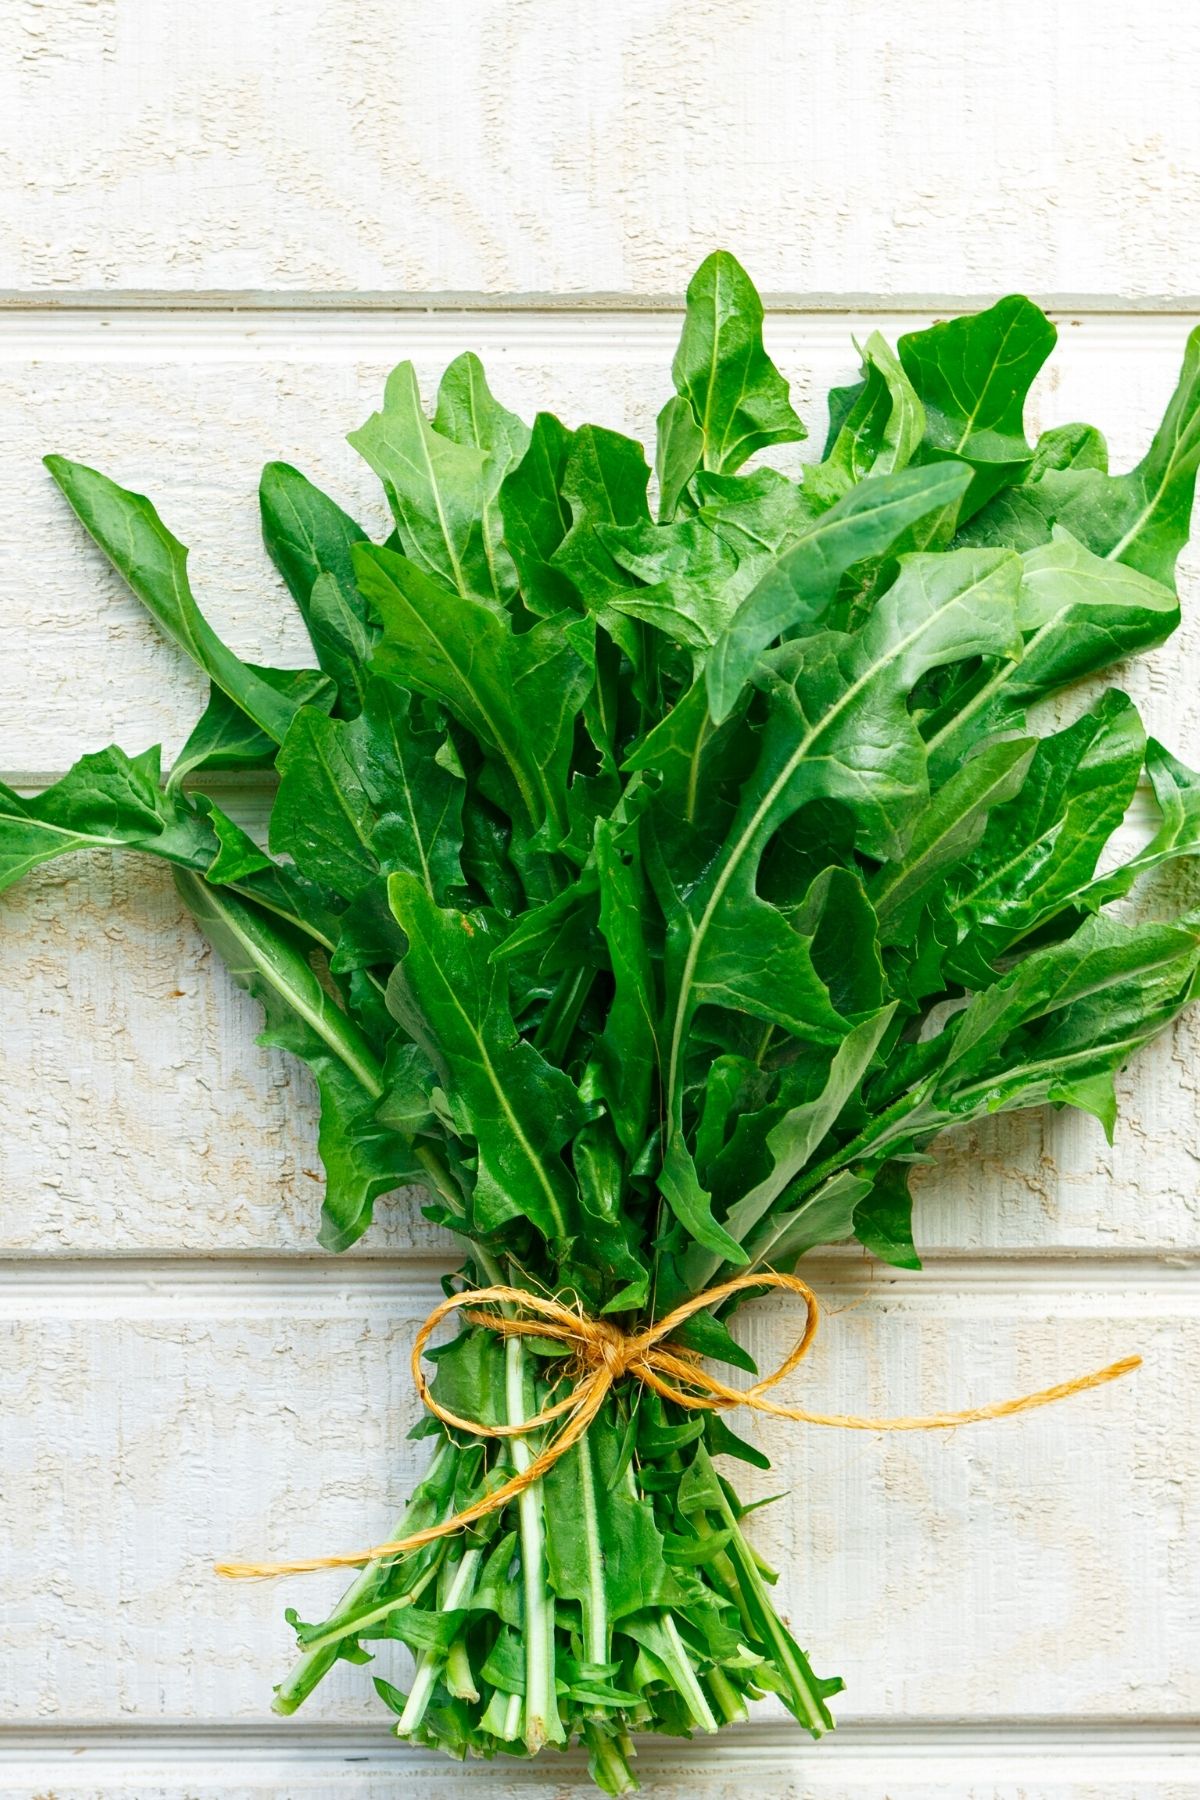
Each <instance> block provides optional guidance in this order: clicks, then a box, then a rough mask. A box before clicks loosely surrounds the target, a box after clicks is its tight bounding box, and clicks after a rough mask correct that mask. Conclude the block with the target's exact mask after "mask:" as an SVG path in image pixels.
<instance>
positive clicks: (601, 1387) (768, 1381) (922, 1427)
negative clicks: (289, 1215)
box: [216, 1271, 1142, 1580]
mask: <svg viewBox="0 0 1200 1800" xmlns="http://www.w3.org/2000/svg"><path fill="white" fill-rule="evenodd" d="M746 1288H759V1289H761V1288H783V1289H785V1290H786V1291H787V1292H788V1293H791V1294H798V1295H799V1296H800V1298H801V1299H802V1300H803V1301H804V1304H805V1307H806V1308H807V1316H806V1318H805V1322H804V1330H803V1331H802V1332H801V1334H800V1336H799V1338H798V1339H797V1340H796V1342H795V1344H794V1345H793V1346H792V1349H791V1350H790V1351H789V1352H788V1354H787V1355H786V1356H785V1357H784V1359H783V1361H782V1362H781V1363H780V1364H779V1367H778V1368H777V1369H775V1370H774V1371H773V1372H772V1373H771V1374H770V1375H766V1376H764V1377H763V1379H762V1380H761V1381H756V1382H755V1383H754V1385H753V1386H752V1387H748V1388H735V1387H730V1386H729V1385H728V1384H727V1383H726V1382H724V1381H721V1380H720V1379H719V1378H718V1377H717V1376H716V1375H713V1374H711V1373H710V1372H709V1371H708V1370H707V1369H705V1368H703V1367H702V1366H701V1364H700V1362H699V1359H698V1358H697V1357H696V1356H695V1354H694V1353H693V1352H691V1351H689V1350H685V1349H684V1348H683V1347H682V1346H681V1345H672V1344H671V1343H670V1342H669V1339H670V1336H671V1333H672V1332H673V1331H677V1330H678V1329H679V1327H680V1326H681V1325H683V1324H684V1323H685V1322H686V1321H687V1320H688V1319H690V1318H692V1317H693V1315H694V1314H696V1313H698V1312H702V1311H704V1310H705V1309H706V1308H707V1307H711V1306H716V1305H719V1304H720V1302H721V1301H722V1300H726V1299H728V1298H729V1296H730V1295H731V1294H737V1293H741V1292H742V1291H743V1290H744V1289H746ZM485 1305H490V1306H496V1305H501V1306H509V1307H513V1308H516V1309H519V1310H518V1312H517V1313H516V1314H515V1315H513V1314H505V1313H495V1312H482V1311H478V1310H476V1309H477V1308H480V1307H482V1306H485ZM458 1311H463V1312H465V1314H466V1317H467V1319H468V1320H469V1321H470V1322H471V1324H472V1325H481V1326H483V1327H484V1328H485V1329H486V1330H488V1331H495V1332H497V1333H498V1334H499V1335H500V1336H501V1337H536V1338H542V1339H550V1340H551V1341H552V1342H554V1343H556V1344H563V1345H565V1346H566V1347H567V1348H569V1349H571V1350H573V1351H574V1352H575V1357H576V1370H577V1379H576V1381H575V1383H574V1385H573V1387H572V1388H571V1391H570V1393H569V1394H567V1395H566V1397H565V1398H564V1399H562V1400H558V1401H555V1403H554V1404H553V1405H551V1406H546V1407H543V1409H542V1411H541V1412H539V1413H537V1414H536V1415H535V1416H534V1417H533V1418H530V1419H524V1420H522V1421H521V1422H520V1423H519V1424H515V1425H484V1424H482V1423H481V1422H480V1421H479V1420H478V1419H464V1418H460V1417H459V1415H458V1414H457V1413H454V1412H451V1411H450V1409H449V1408H448V1407H445V1406H443V1405H442V1404H441V1403H440V1401H438V1400H436V1399H435V1398H434V1396H433V1394H432V1393H431V1391H430V1388H429V1383H428V1382H427V1381H426V1379H425V1371H424V1370H423V1368H422V1367H421V1357H422V1354H423V1352H424V1350H425V1346H426V1344H427V1343H428V1342H429V1340H430V1338H431V1337H432V1336H433V1333H434V1332H435V1331H436V1330H437V1328H438V1326H439V1325H440V1324H441V1322H442V1320H443V1319H445V1318H448V1317H449V1315H450V1314H451V1313H453V1312H458ZM819 1319H820V1308H819V1306H818V1304H817V1297H816V1295H815V1294H814V1293H813V1291H812V1289H811V1288H810V1287H809V1285H808V1283H807V1282H805V1281H801V1279H800V1277H799V1276H798V1275H782V1274H776V1273H774V1272H772V1271H762V1272H760V1273H758V1274H755V1275H739V1276H737V1277H735V1278H734V1279H733V1280H732V1281H723V1282H721V1283H720V1285H719V1286H717V1287H712V1288H708V1289H707V1290H706V1291H705V1292H704V1293H702V1294H696V1295H694V1296H693V1297H692V1298H691V1299H690V1300H685V1301H684V1303H683V1305H682V1306H677V1307H676V1308H675V1310H674V1311H673V1312H669V1313H667V1315H666V1316H665V1318H662V1319H659V1320H658V1322H657V1323H656V1324H654V1325H648V1326H646V1327H645V1328H644V1329H643V1330H641V1331H634V1332H626V1331H623V1330H622V1329H621V1327H620V1326H619V1325H614V1324H613V1323H612V1322H611V1320H608V1319H593V1318H589V1317H588V1315H587V1314H586V1313H585V1312H583V1311H582V1309H579V1310H576V1309H574V1308H572V1307H569V1306H566V1305H564V1303H563V1302H562V1301H561V1300H554V1299H551V1298H549V1297H548V1296H545V1295H542V1294H532V1293H527V1292H526V1290H525V1289H524V1288H515V1287H504V1286H495V1287H485V1288H468V1289H467V1290H466V1291H465V1292H464V1293H461V1294H451V1295H450V1296H449V1298H448V1299H446V1300H443V1301H441V1303H440V1304H439V1305H437V1306H435V1307H434V1309H433V1311H432V1312H431V1313H430V1315H429V1317H428V1318H427V1319H426V1321H425V1323H424V1324H423V1325H422V1327H421V1329H420V1331H419V1332H418V1333H417V1338H416V1342H415V1343H414V1345H413V1351H412V1373H413V1382H414V1385H415V1386H416V1390H417V1392H418V1394H419V1395H420V1396H421V1399H422V1401H423V1402H424V1403H425V1405H426V1406H427V1407H428V1409H429V1411H430V1412H431V1413H433V1414H434V1416H435V1417H436V1418H438V1419H440V1420H441V1421H442V1423H443V1425H449V1426H450V1427H451V1428H452V1429H453V1430H455V1431H466V1432H470V1433H471V1434H472V1435H473V1436H475V1437H489V1438H519V1437H526V1436H528V1435H529V1434H530V1433H532V1432H535V1431H541V1430H543V1429H544V1428H545V1427H546V1426H547V1425H552V1424H554V1422H555V1421H556V1420H563V1421H565V1422H564V1423H562V1424H561V1425H560V1426H559V1427H558V1429H557V1430H556V1431H555V1433H554V1434H553V1436H552V1437H551V1438H550V1439H549V1441H548V1442H547V1443H546V1445H545V1446H544V1447H543V1448H542V1449H541V1450H540V1451H538V1453H537V1454H536V1455H535V1456H533V1457H532V1458H531V1459H530V1461H529V1462H528V1463H527V1465H526V1466H525V1468H524V1469H521V1470H519V1471H518V1472H517V1473H516V1474H515V1475H513V1476H511V1477H510V1478H509V1479H508V1480H507V1481H505V1482H503V1483H502V1484H501V1485H500V1486H499V1487H497V1488H493V1489H492V1491H491V1492H490V1493H488V1494H485V1495H483V1497H482V1498H481V1499H479V1500H476V1501H474V1502H473V1503H472V1505H470V1506H465V1507H464V1508H463V1509H462V1511H461V1512H458V1513H455V1514H454V1516H453V1518H450V1519H444V1520H443V1521H442V1523H441V1524H440V1525H430V1526H429V1527H427V1529H425V1530H424V1531H414V1532H413V1533H412V1534H411V1535H410V1536H409V1537H403V1538H396V1539H393V1540H392V1541H391V1542H390V1543H386V1544H374V1545H372V1547H371V1548H370V1549H369V1550H353V1551H348V1552H345V1553H344V1554H342V1555H339V1556H314V1557H308V1558H306V1559H304V1560H301V1561H298V1562H278V1563H236V1562H224V1563H218V1564H217V1566H216V1572H217V1574H218V1575H225V1576H228V1577H230V1578H232V1579H234V1580H239V1579H254V1578H258V1577H265V1576H271V1575H304V1574H308V1573H310V1572H312V1571H314V1570H317V1569H341V1568H357V1567H359V1566H360V1565H361V1564H363V1563H368V1562H375V1561H376V1560H378V1559H379V1558H381V1557H390V1556H399V1555H401V1554H402V1553H403V1552H404V1551H407V1550H417V1549H420V1547H421V1546H422V1545H423V1544H432V1543H433V1542H435V1540H436V1539H438V1538H444V1537H450V1536H452V1535H453V1534H454V1533H455V1532H458V1531H462V1530H464V1529H465V1528H466V1527H467V1526H468V1525H473V1524H475V1522H476V1521H477V1520H478V1519H484V1518H487V1516H488V1515H489V1513H494V1512H498V1511H499V1510H500V1508H501V1507H502V1506H504V1505H506V1504H507V1502H508V1501H509V1500H512V1499H515V1498H516V1496H517V1495H518V1494H520V1493H523V1492H524V1490H525V1489H526V1488H528V1487H532V1485H533V1483H534V1482H535V1481H538V1480H540V1479H541V1477H542V1476H543V1475H545V1474H546V1473H547V1471H548V1470H550V1469H552V1468H553V1467H554V1465H555V1463H556V1462H557V1461H558V1460H559V1458H560V1457H562V1456H565V1455H566V1453H567V1451H568V1450H570V1449H571V1447H572V1445H574V1444H577V1443H578V1442H579V1440H580V1438H581V1437H582V1436H583V1435H584V1433H585V1432H586V1430H587V1428H588V1426H589V1425H590V1424H591V1423H592V1421H593V1419H595V1417H596V1415H597V1414H598V1413H599V1411H600V1409H601V1407H602V1406H603V1405H604V1402H605V1400H606V1399H607V1397H608V1395H609V1393H610V1392H611V1391H612V1389H613V1388H614V1387H615V1386H616V1384H617V1383H618V1382H619V1381H622V1380H624V1379H625V1378H626V1377H629V1378H632V1379H633V1380H635V1381H640V1382H643V1383H644V1384H645V1386H646V1387H648V1388H651V1389H652V1390H653V1392H654V1393H656V1394H659V1395H661V1396H662V1398H663V1399H664V1400H669V1401H671V1402H672V1404H673V1405H675V1406H680V1407H683V1408H684V1409H685V1410H687V1411H689V1412H695V1411H706V1412H717V1411H721V1410H724V1409H725V1408H727V1407H734V1406H748V1407H750V1409H751V1410H752V1411H753V1412H760V1413H770V1414H772V1415H773V1416H774V1417H775V1418H778V1419H793V1420H797V1421H799V1422H800V1423H801V1424H805V1425H831V1426H835V1427H837V1428H838V1429H840V1430H842V1431H945V1430H949V1429H950V1428H951V1427H952V1426H954V1425H972V1424H975V1423H977V1422H978V1421H980V1420H983V1419H1008V1418H1012V1417H1013V1416H1014V1414H1016V1413H1023V1412H1032V1411H1033V1409H1034V1408H1035V1407H1038V1406H1051V1405H1053V1404H1054V1402H1055V1401H1056V1400H1066V1399H1069V1398H1070V1396H1071V1395H1072V1394H1082V1393H1086V1392H1087V1391H1088V1390H1089V1389H1090V1388H1097V1387H1103V1386H1104V1384H1105V1383H1106V1382H1109V1381H1117V1380H1119V1378H1120V1377H1121V1376H1122V1375H1128V1374H1130V1373H1131V1371H1132V1370H1134V1369H1136V1368H1139V1367H1140V1366H1141V1361H1142V1359H1141V1357H1140V1356H1125V1357H1122V1358H1121V1360H1120V1361H1119V1362H1115V1363H1109V1364H1108V1366H1107V1367H1106V1368H1103V1369H1094V1370H1093V1371H1092V1372H1091V1374H1089V1375H1077V1376H1076V1377H1075V1378H1074V1380H1072V1381H1060V1382H1057V1383H1056V1384H1055V1386H1054V1387H1048V1388H1041V1389H1040V1390H1039V1391H1038V1392H1037V1393H1036V1394H1023V1395H1021V1396H1020V1397H1019V1398H1017V1399H1015V1400H994V1401H992V1402H991V1404H990V1405H987V1406H972V1407H968V1408H967V1409H966V1410H965V1411H963V1412H944V1413H929V1414H926V1415H925V1416H924V1417H917V1418H909V1417H901V1418H895V1419H874V1418H862V1417H860V1416H859V1415H858V1414H856V1413H819V1412H810V1411H809V1410H808V1409H807V1408H806V1407H802V1406H782V1405H780V1403H779V1402H778V1401H777V1400H771V1399H768V1398H767V1393H768V1390H769V1389H770V1388H773V1387H775V1386H777V1384H778V1383H779V1382H781V1381H782V1380H783V1379H784V1378H785V1376H787V1375H790V1374H791V1372H792V1370H793V1369H794V1368H795V1367H796V1366H797V1364H798V1363H800V1362H802V1361H803V1359H804V1357H806V1356H807V1355H808V1352H809V1350H810V1349H811V1348H812V1342H813V1339H814V1337H815V1336H816V1332H817V1324H818V1321H819Z"/></svg>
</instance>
